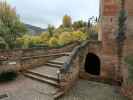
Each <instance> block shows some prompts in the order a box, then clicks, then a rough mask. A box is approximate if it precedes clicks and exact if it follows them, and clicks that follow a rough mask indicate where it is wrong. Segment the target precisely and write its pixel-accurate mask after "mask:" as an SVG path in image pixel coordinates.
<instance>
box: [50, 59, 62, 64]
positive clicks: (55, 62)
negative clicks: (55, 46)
mask: <svg viewBox="0 0 133 100" xmlns="http://www.w3.org/2000/svg"><path fill="white" fill-rule="evenodd" d="M48 63H52V64H57V65H63V64H64V62H61V61H54V60H51V61H48Z"/></svg>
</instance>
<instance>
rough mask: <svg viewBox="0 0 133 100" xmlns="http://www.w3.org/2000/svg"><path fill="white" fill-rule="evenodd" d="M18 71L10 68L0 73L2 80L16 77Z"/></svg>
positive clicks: (0, 79) (10, 79) (0, 80)
mask: <svg viewBox="0 0 133 100" xmlns="http://www.w3.org/2000/svg"><path fill="white" fill-rule="evenodd" d="M16 77H17V72H15V71H13V70H10V71H7V72H2V73H0V82H8V81H12V80H14V79H16Z"/></svg>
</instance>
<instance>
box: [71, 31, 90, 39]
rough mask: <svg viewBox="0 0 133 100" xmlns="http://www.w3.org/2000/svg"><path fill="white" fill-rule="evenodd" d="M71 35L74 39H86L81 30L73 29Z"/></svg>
mask: <svg viewBox="0 0 133 100" xmlns="http://www.w3.org/2000/svg"><path fill="white" fill-rule="evenodd" d="M72 37H73V40H74V41H84V40H86V39H87V37H88V36H87V34H86V33H83V32H81V31H74V32H72Z"/></svg>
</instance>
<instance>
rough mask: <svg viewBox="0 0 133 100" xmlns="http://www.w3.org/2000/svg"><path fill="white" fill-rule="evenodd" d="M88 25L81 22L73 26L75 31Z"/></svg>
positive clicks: (76, 22)
mask: <svg viewBox="0 0 133 100" xmlns="http://www.w3.org/2000/svg"><path fill="white" fill-rule="evenodd" d="M86 25H87V23H86V22H84V21H82V20H79V21H75V22H74V23H73V25H72V26H73V28H74V29H75V30H78V29H80V28H83V27H86Z"/></svg>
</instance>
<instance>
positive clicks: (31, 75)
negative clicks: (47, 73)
mask: <svg viewBox="0 0 133 100" xmlns="http://www.w3.org/2000/svg"><path fill="white" fill-rule="evenodd" d="M24 75H25V76H26V77H29V78H32V79H34V80H37V81H40V82H43V83H47V84H50V85H52V86H56V87H60V85H59V83H58V82H57V81H54V80H51V79H48V78H44V77H40V76H37V75H33V74H31V73H24Z"/></svg>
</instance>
